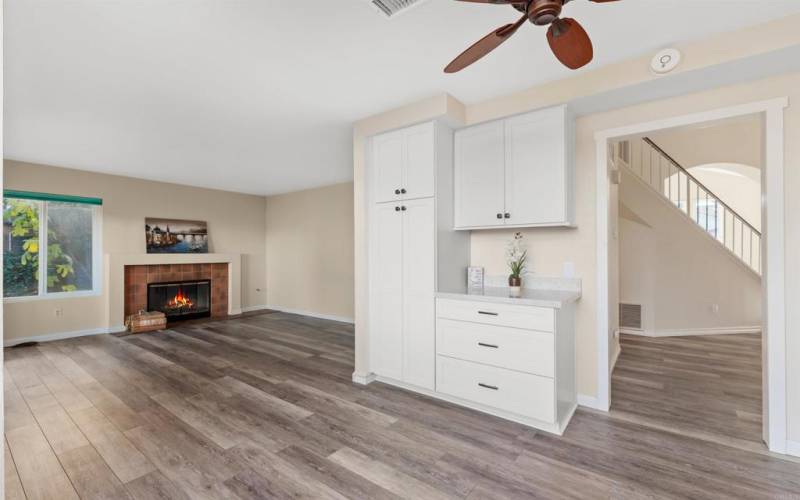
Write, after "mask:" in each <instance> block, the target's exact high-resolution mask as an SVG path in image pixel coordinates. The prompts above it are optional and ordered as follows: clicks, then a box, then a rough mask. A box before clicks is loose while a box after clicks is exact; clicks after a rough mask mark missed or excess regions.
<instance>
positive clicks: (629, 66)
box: [353, 16, 800, 441]
mask: <svg viewBox="0 0 800 500" xmlns="http://www.w3.org/2000/svg"><path fill="white" fill-rule="evenodd" d="M798 20H800V16H793V17H789V18H785V19H782V20H779V21H776V22H773V23H770V24H769V26H758V27H753V28H748V29H746V30H741V31H739V32H736V33H732V34H725V35H719V36H715V37H712V38H710V39H707V40H702V41H699V42H693V43H691V44H687V45H684V46H680V47H679V48H680V49H682V51H683V53H684V56H685V58H684V63H683V64H682V66H681V68H680V69H679V70H677V71H678V73H677V74H680V73H681V72H687V71H691V70H696V69H700V68H704V67H709V66H712V65H716V64H721V63H724V62H728V61H731V60H736V59H740V58H744V57H748V56H752V55H755V54H759V53H763V52H768V51H772V50H779V49H781V48H784V47H788V46H795V45H798V44H800V32H798V30H797V29H796V26H797V22H798ZM648 60H649V56H644V57H642V58H639V59H634V60H630V61H625V62H623V63H619V64H614V65H610V66H606V67H603V68H600V69H597V70H595V71H589V72H585V73H581V74H580V75H578V76H576V77H573V78H570V79H567V80H562V81H558V82H553V83H551V84H545V85H542V86H539V87H534V88H531V89H529V90H526V91H523V92H518V93H515V94H510V95H508V96H503V97H500V98H497V99H492V100H490V101H486V102H482V103H477V104H474V105H470V106H466V107H461V109H459V110H458V111H457V113H455V115H457V116H463V117H465V118H466V120H465V121H466V123H467V124H473V123H478V122H481V121H485V120H490V119H494V118H499V117H503V116H507V115H511V114H515V113H520V112H524V111H527V110H531V109H536V108H540V107H544V106H548V105H553V104H558V103H563V102H569V101H571V100H573V99H576V98H581V97H585V96H588V95H592V94H596V93H599V92H603V91H608V90H613V89H619V88H623V87H626V86H630V85H636V84H640V83H642V82H647V81H651V80H655V79H656V78H657V77H655V76H653V75H651V74H650V73H648V71H647V69H646V68H647V64H648ZM782 96H789V99H790V102H792V103H794V102H797V101H799V100H800V74H791V75H787V76H777V77H771V78H768V79H765V80H759V81H753V82H749V83H744V84H739V85H733V86H728V87H722V88H719V89H715V90H710V91H704V92H697V93H692V94H688V95H685V96H680V97H674V98H669V99H662V100H655V101H652V102H648V103H645V104H641V105H637V106H631V107H625V108H620V109H617V110H613V111H609V112H603V113H597V114H593V115H588V116H583V117H581V118H579V119H578V122H577V162H576V163H577V180H578V183H577V200H578V205H577V220H578V228H577V229H571V230H570V229H560V230H558V229H543V230H540V231H528V232H527V236H528V241H529V243H530V244H531V246H532V248H533V250H532V252H531V253H532V263H533V266H534V270H535V271H536V272H537V273H540V274H560V271H561V269H562V266H563V263H564V262H565V261H571V262H573V263H575V265H576V269H577V273H578V274H579V276H581V277H582V278H583V279H584V282H583V285H584V286H583V290H584V294H583V298H582V299H581V301H580V303H579V305H578V307H577V311H576V314H577V343H578V346H577V350H578V353H577V355H578V391H579V393H580V394H583V395H586V396H589V397H591V396H594V395H595V394H596V392H597V362H596V360H597V345H596V342H597V334H596V320H595V317H596V297H595V290H596V286H595V275H596V270H597V266H596V262H595V261H596V257H595V252H596V234H595V233H596V217H595V213H594V211H595V203H596V192H595V189H594V186H595V180H596V158H595V154H596V146H595V140H594V133H595V132H598V131H601V130H606V129H610V128H616V127H622V126H625V125H632V124H637V123H642V122H648V121H652V120H658V119H663V118H667V117H672V116H678V115H685V114H689V113H694V112H699V111H704V110H712V109H716V108H721V107H725V106H731V105H736V104H741V103H746V102H752V101H757V100H762V99H769V98H773V97H782ZM443 101H444V98H442V99H439V100H438V101H437V100H435V99H429V100H427V101H425V102H422V103H417V104H414V105H411V106H408V107H405V108H402V109H398V110H393V111H389V112H386V113H382V114H380V115H377V116H375V117H372V118H369V119H367V120H364V121H362V122H359V123H358V124H356V127H355V130H354V165H353V169H354V179H355V181H354V182H355V188H354V191H355V237H356V249H355V252H356V269H355V274H356V372H357V373H358V374H359V375H362V374H364V373H366V372H367V371H368V368H369V367H368V358H367V353H368V338H367V335H366V314H367V307H368V297H367V294H366V254H365V248H366V226H365V221H364V213H365V207H364V193H365V186H364V182H363V181H364V166H365V161H364V145H365V144H366V138H367V137H369V136H370V135H373V134H375V133H378V132H381V131H383V130H388V129H390V128H397V127H401V126H404V125H408V124H410V123H415V122H419V121H423V120H426V119H432V118H436V117H446V118H451V117H452V116H454V115H453V114H452V113H450V108H448V107H447V106H443V105H441V102H443ZM437 102H438V103H440V105H438V106H437V105H435V103H437ZM431 103H434V104H431ZM451 108H452V109H458V108H459V106H458V105H457V104H454V105H453V106H451ZM436 113H438V114H436ZM786 137H787V138H789V139H790V140H788V141H787V145H786V179H785V181H786V186H787V190H790V191H787V192H790V193H791V192H794V191H795V190H798V189H800V141H796V140H791V138H796V137H800V106H798V105H797V104H794V105H793V106H791V107H790V108H789V109H787V111H786ZM797 213H800V197H797V196H787V206H786V214H787V221H786V228H785V229H786V238H787V240H786V248H787V256H788V257H789V258H788V259H787V262H786V266H787V268H786V271H787V272H786V277H787V278H786V279H787V282H786V294H787V304H788V305H789V310H788V317H787V320H788V324H787V334H788V336H789V338H788V349H789V352H788V353H787V355H788V359H800V333H798V332H800V308H797V307H791V305H792V304H797V303H800V259H795V258H792V256H793V255H796V254H797V253H798V252H800V224H798V223H797V220H796V215H795V214H797ZM504 233H505V234H504ZM508 237H510V232H509V231H499V232H491V233H488V232H487V233H476V234H475V235H474V236H473V246H472V252H473V255H474V257H473V261H475V262H478V261H480V262H482V263H484V265H487V267H488V268H489V269H487V271H488V272H490V273H491V272H494V271H493V270H496V269H497V268H499V267H500V262H501V258H500V257H497V251H496V250H498V249H499V248H500V246H499V245H500V242H501V241H503V240H504V239H506V238H508ZM788 369H789V373H788V377H787V380H788V384H789V386H788V388H787V391H788V408H789V420H790V421H789V433H790V434H789V436H790V439H794V440H796V441H798V440H800V364H798V363H788Z"/></svg>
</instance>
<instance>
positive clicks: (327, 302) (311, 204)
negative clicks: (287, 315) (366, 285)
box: [266, 182, 353, 321]
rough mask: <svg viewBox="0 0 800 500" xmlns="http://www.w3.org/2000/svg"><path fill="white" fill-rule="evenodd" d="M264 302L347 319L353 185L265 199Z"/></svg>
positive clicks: (350, 297) (349, 315)
mask: <svg viewBox="0 0 800 500" xmlns="http://www.w3.org/2000/svg"><path fill="white" fill-rule="evenodd" d="M266 210H267V212H266V213H267V290H268V293H267V303H268V304H269V306H270V307H275V308H279V309H285V310H293V311H305V312H312V313H314V314H318V315H326V316H333V317H336V318H340V319H344V320H348V321H352V318H353V184H352V183H350V182H348V183H345V184H336V185H333V186H326V187H322V188H317V189H309V190H307V191H298V192H294V193H288V194H282V195H277V196H270V197H268V198H267V208H266Z"/></svg>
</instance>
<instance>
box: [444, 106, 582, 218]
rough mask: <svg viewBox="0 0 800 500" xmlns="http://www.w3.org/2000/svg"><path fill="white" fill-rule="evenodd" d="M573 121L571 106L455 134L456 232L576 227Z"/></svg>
mask: <svg viewBox="0 0 800 500" xmlns="http://www.w3.org/2000/svg"><path fill="white" fill-rule="evenodd" d="M574 142H575V141H574V119H573V118H572V116H571V114H570V112H569V109H568V108H567V107H566V106H557V107H554V108H548V109H544V110H539V111H534V112H531V113H526V114H523V115H519V116H514V117H511V118H507V119H504V120H498V121H494V122H489V123H484V124H481V125H477V126H473V127H468V128H465V129H461V130H459V131H457V132H456V134H455V170H454V183H455V228H456V229H491V228H498V227H536V226H572V225H574Z"/></svg>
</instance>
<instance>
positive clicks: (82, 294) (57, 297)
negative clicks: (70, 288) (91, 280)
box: [3, 290, 103, 304]
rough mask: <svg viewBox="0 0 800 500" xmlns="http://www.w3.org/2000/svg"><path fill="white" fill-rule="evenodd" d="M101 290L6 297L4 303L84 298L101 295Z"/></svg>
mask: <svg viewBox="0 0 800 500" xmlns="http://www.w3.org/2000/svg"><path fill="white" fill-rule="evenodd" d="M102 294H103V293H102V291H101V290H83V291H80V292H55V293H48V294H45V295H29V296H26V297H4V298H3V303H4V304H16V303H18V302H36V301H40V300H64V299H82V298H86V297H99V296H100V295H102Z"/></svg>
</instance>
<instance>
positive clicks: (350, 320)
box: [266, 305, 355, 325]
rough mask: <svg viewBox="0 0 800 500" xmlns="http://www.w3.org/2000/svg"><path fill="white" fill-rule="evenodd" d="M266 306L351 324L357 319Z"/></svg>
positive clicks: (276, 309)
mask: <svg viewBox="0 0 800 500" xmlns="http://www.w3.org/2000/svg"><path fill="white" fill-rule="evenodd" d="M266 308H267V309H272V310H274V311H279V312H283V313H287V314H298V315H300V316H309V317H311V318H319V319H327V320H329V321H338V322H339V323H350V324H351V325H352V324H354V323H355V320H354V319H353V318H348V317H346V316H336V315H334V314H323V313H317V312H313V311H302V310H300V309H292V308H289V307H283V306H276V305H267V306H266Z"/></svg>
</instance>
